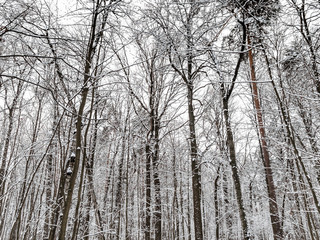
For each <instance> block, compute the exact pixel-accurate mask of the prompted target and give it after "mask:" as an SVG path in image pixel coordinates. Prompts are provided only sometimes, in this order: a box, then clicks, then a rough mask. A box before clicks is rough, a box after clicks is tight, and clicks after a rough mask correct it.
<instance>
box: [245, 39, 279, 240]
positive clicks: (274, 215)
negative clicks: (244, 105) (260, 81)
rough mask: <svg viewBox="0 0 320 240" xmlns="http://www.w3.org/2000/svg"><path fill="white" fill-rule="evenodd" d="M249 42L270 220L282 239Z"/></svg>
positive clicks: (274, 232) (250, 49) (249, 42)
mask: <svg viewBox="0 0 320 240" xmlns="http://www.w3.org/2000/svg"><path fill="white" fill-rule="evenodd" d="M247 41H248V46H249V50H248V54H249V65H250V73H251V86H252V95H253V103H254V108H255V111H256V116H257V121H258V130H259V135H260V144H261V149H262V156H263V160H264V168H265V173H266V180H267V189H268V196H269V209H270V218H271V224H272V230H273V236H274V239H282V238H283V229H282V228H281V221H280V217H279V211H278V203H277V197H276V189H275V186H274V181H273V173H272V168H271V162H270V157H269V151H268V146H267V142H266V134H265V128H264V123H263V119H262V111H261V107H260V100H259V96H258V87H257V80H256V73H255V68H254V61H253V53H252V46H251V39H250V35H249V34H248V35H247Z"/></svg>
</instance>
